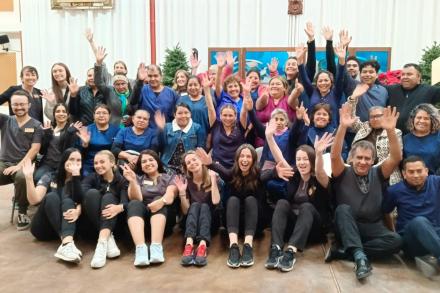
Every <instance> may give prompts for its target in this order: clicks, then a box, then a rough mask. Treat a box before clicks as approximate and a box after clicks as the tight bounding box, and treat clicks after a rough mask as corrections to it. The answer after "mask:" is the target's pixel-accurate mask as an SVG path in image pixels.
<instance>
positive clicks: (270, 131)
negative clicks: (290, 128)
mask: <svg viewBox="0 0 440 293" xmlns="http://www.w3.org/2000/svg"><path fill="white" fill-rule="evenodd" d="M276 130H277V124H276V122H275V119H273V118H272V119H270V120H269V123H268V124H267V125H266V130H265V132H264V133H265V134H266V137H271V136H273V135H274V134H275V132H276Z"/></svg>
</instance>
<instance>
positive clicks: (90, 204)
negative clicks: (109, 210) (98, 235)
mask: <svg viewBox="0 0 440 293" xmlns="http://www.w3.org/2000/svg"><path fill="white" fill-rule="evenodd" d="M109 204H114V205H117V204H119V199H118V198H117V197H116V196H115V195H113V194H112V193H111V192H107V193H105V194H104V195H102V194H101V192H99V191H98V190H97V189H89V190H87V192H86V193H85V194H84V199H83V207H82V208H83V211H84V214H85V215H86V216H87V218H88V220H89V221H90V222H91V223H92V225H93V226H94V228H95V229H96V230H98V231H101V230H102V229H110V231H113V229H114V228H115V226H116V222H117V219H118V216H119V215H120V214H119V215H118V216H116V217H113V218H111V219H106V218H105V217H103V216H102V214H101V212H102V210H104V209H105V207H106V206H107V205H109Z"/></svg>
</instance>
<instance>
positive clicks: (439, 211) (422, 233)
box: [383, 156, 440, 277]
mask: <svg viewBox="0 0 440 293" xmlns="http://www.w3.org/2000/svg"><path fill="white" fill-rule="evenodd" d="M402 173H403V178H404V179H405V181H403V182H400V183H398V184H395V185H393V186H391V187H389V188H388V192H387V194H386V196H385V198H384V202H383V209H384V212H385V213H391V212H392V211H393V210H394V208H396V207H397V223H396V230H397V232H398V233H399V234H400V235H401V236H402V239H403V251H404V252H405V254H406V255H408V256H409V257H415V260H416V265H417V267H418V268H419V269H420V270H421V271H422V273H423V274H424V275H425V276H427V277H431V276H433V275H435V274H436V273H437V272H439V271H440V176H435V175H429V174H428V173H429V170H428V168H427V167H426V164H425V162H424V161H423V159H422V158H421V157H418V156H410V157H408V158H406V159H405V160H404V161H403V171H402Z"/></svg>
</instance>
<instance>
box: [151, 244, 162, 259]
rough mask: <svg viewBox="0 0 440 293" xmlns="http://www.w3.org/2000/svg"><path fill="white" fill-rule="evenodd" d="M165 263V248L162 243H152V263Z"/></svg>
mask: <svg viewBox="0 0 440 293" xmlns="http://www.w3.org/2000/svg"><path fill="white" fill-rule="evenodd" d="M164 261H165V258H164V256H163V247H162V244H160V243H151V245H150V263H162V262H164Z"/></svg>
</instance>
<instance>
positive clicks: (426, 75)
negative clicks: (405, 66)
mask: <svg viewBox="0 0 440 293" xmlns="http://www.w3.org/2000/svg"><path fill="white" fill-rule="evenodd" d="M438 57H440V44H438V43H437V42H434V44H433V45H432V46H431V47H430V48H429V47H427V48H425V49H423V56H422V60H421V61H420V64H419V65H420V67H421V69H422V82H423V83H426V84H429V85H430V84H431V67H432V61H434V60H435V59H437V58H438Z"/></svg>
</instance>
